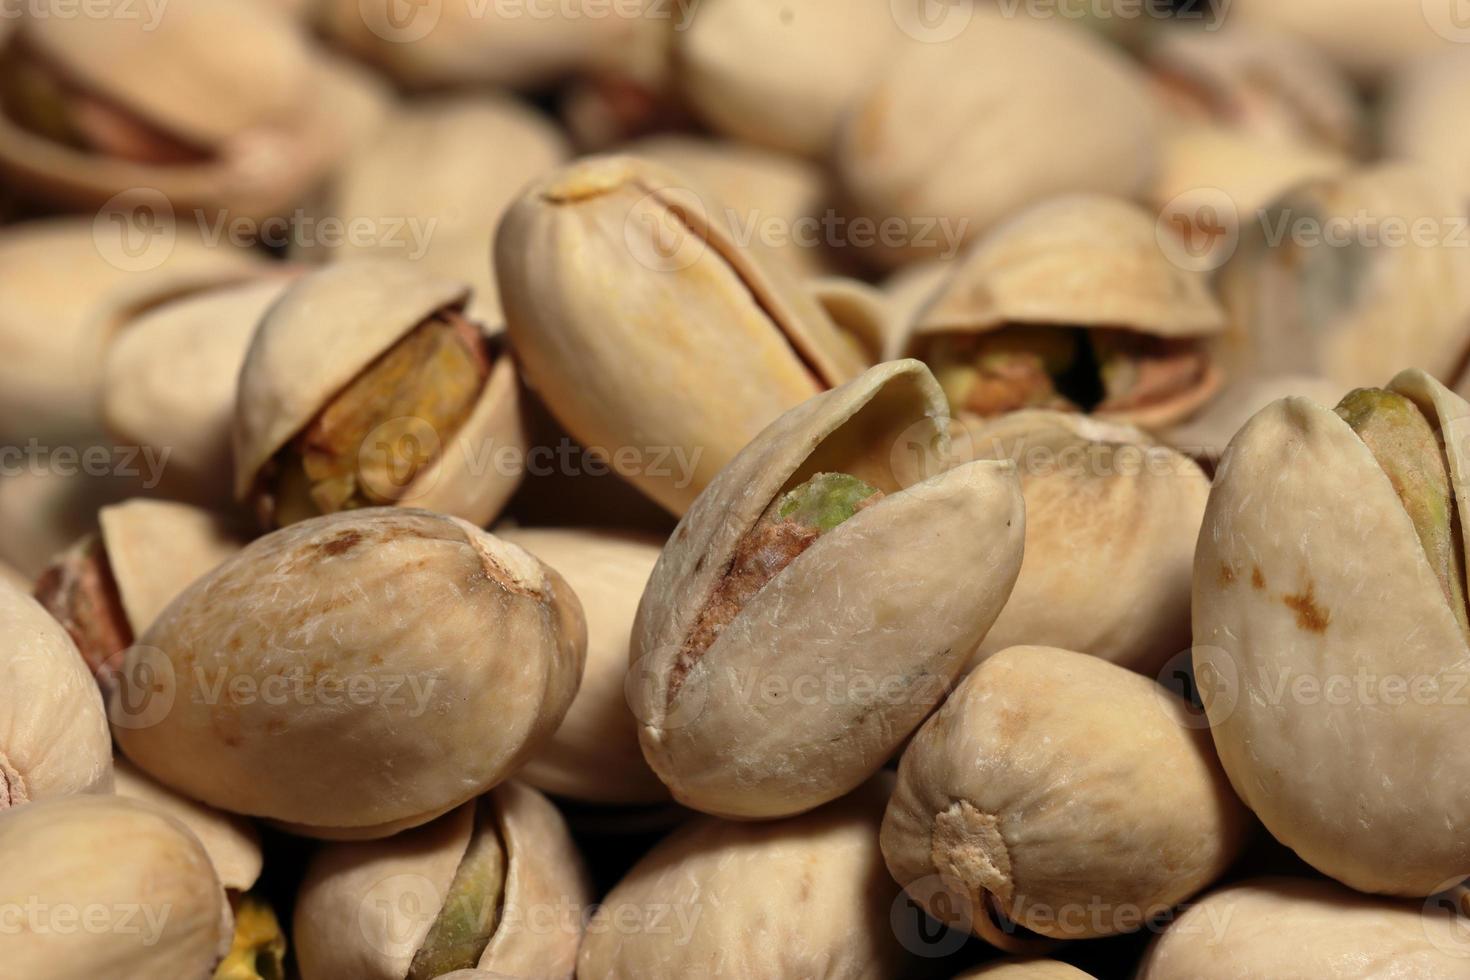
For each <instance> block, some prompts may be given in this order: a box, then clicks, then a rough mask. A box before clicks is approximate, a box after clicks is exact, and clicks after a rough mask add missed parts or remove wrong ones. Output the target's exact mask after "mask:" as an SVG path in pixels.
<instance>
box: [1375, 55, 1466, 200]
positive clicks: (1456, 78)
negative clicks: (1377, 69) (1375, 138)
mask: <svg viewBox="0 0 1470 980" xmlns="http://www.w3.org/2000/svg"><path fill="white" fill-rule="evenodd" d="M1467 95H1470V58H1467V57H1466V55H1465V52H1464V51H1463V50H1461V49H1458V48H1457V49H1456V50H1454V51H1451V52H1446V53H1445V54H1442V55H1438V56H1436V57H1434V58H1425V59H1422V60H1419V61H1415V62H1413V63H1411V64H1409V65H1406V66H1405V67H1404V68H1403V69H1402V70H1401V71H1399V72H1397V73H1396V74H1395V76H1394V77H1393V79H1392V81H1391V84H1390V85H1389V86H1388V88H1387V91H1386V92H1385V94H1384V97H1383V107H1382V110H1381V115H1382V124H1383V135H1382V145H1383V149H1384V151H1385V154H1386V155H1387V156H1389V157H1391V158H1393V159H1399V160H1412V161H1414V162H1416V163H1418V164H1420V165H1421V166H1423V167H1424V168H1426V169H1427V170H1429V171H1431V172H1432V173H1433V174H1434V178H1435V180H1436V182H1437V183H1438V184H1439V185H1440V186H1441V187H1448V188H1450V189H1452V190H1453V192H1454V193H1455V196H1456V197H1457V198H1458V199H1459V200H1461V201H1464V200H1466V199H1467V198H1470V176H1467V175H1470V132H1467V131H1466V128H1465V127H1464V126H1462V125H1460V124H1459V114H1460V113H1459V110H1460V107H1461V106H1463V105H1464V104H1465V100H1466V97H1467Z"/></svg>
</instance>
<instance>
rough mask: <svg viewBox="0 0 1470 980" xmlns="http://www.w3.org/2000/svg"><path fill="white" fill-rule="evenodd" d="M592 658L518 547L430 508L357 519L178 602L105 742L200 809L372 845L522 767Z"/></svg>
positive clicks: (569, 600) (159, 628)
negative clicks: (112, 741)
mask: <svg viewBox="0 0 1470 980" xmlns="http://www.w3.org/2000/svg"><path fill="white" fill-rule="evenodd" d="M585 648H586V626H585V623H584V621H583V619H582V612H581V608H580V606H579V605H578V603H577V601H576V597H575V596H574V595H573V594H572V593H571V590H570V589H569V588H568V587H567V586H566V584H565V583H564V582H563V581H562V580H561V579H560V577H559V576H557V575H556V573H555V572H553V571H552V570H550V569H549V568H547V567H545V566H544V565H542V564H541V563H540V562H538V561H536V560H535V559H534V558H532V557H531V556H530V555H527V554H526V553H525V552H524V551H522V550H521V549H520V548H517V547H515V546H514V545H511V544H507V543H505V542H502V541H500V540H498V539H496V538H494V537H493V536H491V535H489V534H487V533H485V532H483V531H481V530H479V529H478V528H475V527H473V526H472V525H470V524H468V523H466V522H464V521H462V520H459V519H457V518H452V517H446V516H442V515H437V514H431V513H429V512H426V511H418V510H410V509H406V508H377V509H368V510H360V511H353V512H350V513H347V514H337V515H332V516H330V517H322V518H316V519H313V520H309V521H304V522H302V523H300V524H297V525H293V526H292V527H289V528H286V529H284V530H281V531H277V532H275V533H274V534H270V535H267V536H266V537H264V538H262V539H260V540H258V541H256V542H255V543H254V544H252V545H251V546H249V547H248V548H246V549H245V550H244V551H242V552H241V553H240V554H239V555H237V556H235V558H233V559H231V560H230V561H228V562H226V563H225V564H224V565H222V566H221V567H220V568H218V569H216V570H215V571H214V572H213V573H211V574H210V575H209V576H207V577H205V578H204V579H202V580H200V581H199V582H197V583H195V584H194V585H193V586H191V587H190V588H189V589H188V590H187V591H186V592H185V593H184V594H183V595H181V596H180V597H179V598H178V599H177V600H175V601H174V603H173V604H172V605H171V606H170V607H169V608H168V610H167V611H166V612H165V613H164V615H163V616H161V617H160V618H159V619H158V620H157V621H156V622H155V623H154V624H153V626H152V627H151V628H150V629H149V630H148V631H147V633H145V634H144V635H143V637H142V638H141V640H140V643H139V644H138V645H137V646H135V647H133V648H132V649H130V650H129V651H128V654H127V658H126V660H125V663H124V666H123V671H122V677H121V681H122V683H121V684H120V689H119V691H118V692H117V693H116V694H115V695H114V696H113V697H112V699H111V703H110V708H111V713H112V721H113V731H114V734H115V736H116V738H117V740H118V743H119V745H120V746H121V748H122V750H123V751H124V752H125V753H127V755H128V757H129V758H130V759H131V760H132V761H133V762H135V763H136V764H137V765H138V766H139V767H140V768H141V769H143V770H144V771H146V772H148V773H149V774H150V775H151V776H153V777H154V778H156V779H158V780H159V781H161V782H163V783H164V784H165V785H168V786H171V787H173V788H175V789H178V790H180V791H181V792H184V793H186V794H188V795H189V796H191V797H193V798H195V799H198V800H200V801H202V802H205V803H208V804H210V805H212V806H217V807H220V808H221V809H225V810H230V811H232V812H235V813H244V814H250V815H254V816H261V817H268V818H271V819H274V820H276V821H279V822H282V823H284V824H287V825H290V826H291V827H292V828H293V829H295V830H298V831H299V832H301V833H307V834H310V835H312V836H320V837H328V838H332V837H344V836H345V837H358V838H360V837H370V836H381V835H382V834H384V833H388V832H393V831H395V830H399V829H403V828H404V827H406V826H413V825H416V824H419V823H423V822H425V821H427V820H429V819H431V818H432V817H434V816H437V815H438V814H440V813H443V812H445V811H447V810H449V809H450V808H452V807H454V806H457V805H459V804H460V803H462V802H464V801H465V800H468V799H470V798H472V797H474V796H477V795H479V794H480V793H482V792H484V791H485V790H486V789H489V788H490V787H491V786H494V785H495V784H496V783H498V782H500V781H501V780H503V779H505V778H506V777H507V776H508V775H509V774H510V773H511V772H513V771H514V770H515V769H516V768H517V767H519V765H520V764H521V763H522V762H524V761H525V759H526V758H527V757H528V756H529V755H530V754H531V753H532V752H534V751H535V749H536V747H537V746H538V745H539V744H540V743H541V741H542V740H543V739H544V738H546V737H547V736H549V735H550V734H551V733H552V732H553V731H554V730H555V729H556V726H557V725H558V724H559V723H560V722H561V719H562V717H563V715H564V714H565V713H566V711H567V708H568V706H569V705H570V704H571V701H572V697H573V695H574V694H575V692H576V689H577V684H578V681H579V679H580V677H581V674H582V665H583V660H584V653H585ZM144 680H146V681H148V682H149V683H150V687H148V688H147V689H140V688H139V686H138V685H139V683H140V682H141V681H144ZM354 691H355V692H357V693H353V692H354ZM240 692H243V693H240ZM349 695H351V696H350V697H349Z"/></svg>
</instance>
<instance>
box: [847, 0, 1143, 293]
mask: <svg viewBox="0 0 1470 980" xmlns="http://www.w3.org/2000/svg"><path fill="white" fill-rule="evenodd" d="M1156 115H1157V113H1156V111H1155V105H1154V99H1153V97H1152V96H1151V94H1150V93H1149V91H1148V89H1147V86H1146V84H1145V81H1144V78H1143V75H1142V73H1141V72H1140V71H1139V70H1138V69H1137V68H1135V67H1134V66H1133V65H1132V64H1131V63H1129V62H1128V61H1127V60H1126V59H1125V57H1124V56H1123V55H1122V53H1121V52H1119V51H1117V50H1115V49H1113V48H1112V47H1111V46H1110V45H1109V44H1107V42H1105V41H1101V40H1099V39H1097V38H1095V37H1093V36H1091V35H1089V34H1088V33H1087V32H1086V31H1085V30H1083V29H1081V28H1077V27H1073V26H1071V25H1068V24H1065V23H1062V22H1057V21H1037V20H1027V19H1025V18H1007V17H1005V16H1004V14H1003V12H1001V11H990V10H984V9H977V10H976V11H975V14H974V17H973V19H972V20H971V21H970V22H969V25H968V27H967V28H966V30H965V32H964V33H962V34H960V35H959V36H958V37H956V38H954V39H952V40H949V41H945V42H942V43H923V42H921V41H911V42H909V43H907V44H906V45H904V46H903V47H902V48H901V49H900V52H899V53H898V54H897V55H896V56H895V57H893V58H892V59H891V60H890V61H889V63H888V64H887V66H886V67H885V69H884V71H883V72H882V74H881V75H880V77H879V80H878V81H877V83H876V84H875V85H874V86H873V87H872V88H871V89H870V90H869V91H868V92H867V94H866V95H865V96H863V97H862V98H860V99H859V100H858V101H857V102H856V103H855V104H854V107H853V109H852V111H851V112H850V113H849V114H848V116H847V117H846V120H845V122H844V124H843V126H842V128H841V130H840V131H839V134H838V138H837V142H836V150H835V159H836V165H837V173H838V177H839V179H840V181H841V183H842V185H843V187H844V188H845V190H846V192H847V195H848V197H849V198H850V199H851V203H852V207H853V208H854V210H855V211H856V213H857V214H859V215H862V216H864V217H867V218H869V219H872V220H875V221H879V222H882V221H885V220H887V219H898V220H900V221H902V222H904V224H905V227H906V228H907V230H908V232H909V235H908V236H907V237H909V238H910V239H912V241H911V243H910V244H909V245H907V246H905V247H901V248H888V249H883V250H882V252H881V254H876V253H877V252H878V250H873V251H874V252H875V254H874V256H873V257H874V258H875V259H876V260H880V261H883V262H886V263H889V264H895V265H896V264H902V263H906V262H911V261H914V260H916V259H920V258H925V257H930V256H932V255H934V254H935V253H937V252H939V251H940V250H941V249H942V248H944V247H945V246H946V245H947V244H951V245H952V244H953V243H951V242H946V241H945V239H944V235H943V234H941V229H936V227H935V226H934V223H935V222H936V221H944V222H947V223H948V224H949V225H950V226H951V227H950V229H949V230H950V232H951V233H958V235H960V236H962V237H963V238H964V239H965V240H969V239H973V238H975V237H977V236H979V235H982V234H984V233H985V232H986V231H987V230H988V229H990V228H991V227H993V226H994V225H996V224H997V223H999V222H1000V221H1002V220H1004V219H1006V218H1008V217H1009V216H1011V215H1012V214H1014V213H1016V212H1018V211H1020V210H1022V209H1024V208H1026V207H1027V206H1029V205H1032V204H1035V203H1037V202H1039V201H1043V200H1045V199H1047V198H1049V197H1054V196H1056V195H1058V194H1065V193H1069V192H1087V191H1091V192H1097V193H1104V194H1113V195H1117V196H1119V197H1133V196H1136V195H1137V194H1138V192H1140V191H1142V190H1143V189H1144V188H1145V187H1146V186H1147V185H1148V182H1149V180H1150V178H1151V177H1152V174H1153V170H1154V167H1155V164H1156V158H1157V155H1158V136H1159V134H1158V132H1157V124H1156V118H1155V117H1156ZM1041 119H1044V120H1046V125H1044V126H1040V125H1037V120H1041ZM926 232H927V234H925V233H926ZM921 238H927V239H929V242H928V244H924V243H923V242H922V241H920V239H921Z"/></svg>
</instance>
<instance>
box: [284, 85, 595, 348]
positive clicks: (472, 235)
mask: <svg viewBox="0 0 1470 980" xmlns="http://www.w3.org/2000/svg"><path fill="white" fill-rule="evenodd" d="M569 152H570V151H569V148H568V147H567V143H566V139H565V137H563V136H562V135H561V133H560V132H558V131H557V129H556V127H555V126H554V125H552V123H551V122H550V121H548V120H547V119H546V118H545V117H543V116H541V115H540V114H538V113H537V112H535V111H533V110H532V109H531V108H530V107H529V106H528V105H526V104H524V103H522V102H520V101H519V100H516V99H513V98H511V97H509V96H504V95H490V94H478V95H458V96H443V97H438V98H432V99H425V100H423V101H419V102H411V103H408V104H407V105H405V106H404V107H403V108H402V109H400V110H399V111H398V112H396V113H394V114H393V115H392V116H390V117H389V118H388V120H387V121H386V122H385V123H384V125H383V126H382V128H381V129H380V130H379V131H378V135H377V136H376V138H375V139H374V140H373V141H372V142H371V143H370V144H368V145H367V146H365V147H364V148H363V149H362V150H361V151H359V152H358V153H355V154H353V156H352V157H351V158H350V159H349V160H347V161H346V162H345V163H344V164H343V165H342V166H341V167H340V168H339V169H338V170H337V171H336V172H335V174H334V175H333V176H332V178H331V180H330V182H329V183H328V184H327V185H326V187H325V188H324V189H323V190H322V192H321V200H320V204H319V207H318V208H316V209H315V210H316V211H317V212H318V213H316V214H313V215H312V216H311V217H312V219H313V220H316V221H322V220H336V221H338V222H340V223H341V224H342V225H343V226H344V227H351V226H354V225H358V224H366V225H367V226H368V227H370V228H372V229H373V231H374V233H373V234H371V235H369V236H366V237H365V240H363V241H357V240H355V239H351V238H344V239H343V240H342V241H341V242H340V244H339V243H336V242H335V241H330V240H329V241H320V242H311V244H310V246H308V247H303V248H300V249H297V250H296V254H297V255H298V256H299V257H301V258H304V259H306V258H310V259H317V260H320V261H327V260H329V259H330V260H335V261H340V260H342V259H345V258H354V257H360V256H365V255H366V256H372V255H378V256H384V257H388V258H401V259H408V260H410V261H412V262H413V263H414V264H415V265H417V266H418V268H419V269H420V270H421V272H422V273H423V274H425V275H433V276H440V277H444V278H449V279H455V280H458V281H462V282H467V283H470V284H472V285H473V286H474V296H473V297H472V298H471V300H470V304H469V307H468V311H467V315H468V316H469V318H470V319H472V320H475V321H476V322H479V323H483V324H485V325H486V326H487V327H491V328H495V329H498V328H499V327H500V326H501V324H502V323H503V317H502V316H501V313H500V301H499V291H498V289H497V287H496V284H495V277H494V275H493V274H492V270H490V268H489V266H488V264H487V263H486V255H485V253H486V244H485V243H486V242H488V241H490V240H491V239H492V238H493V237H494V235H495V228H496V226H497V225H499V223H500V218H501V215H503V214H504V213H505V210H506V208H508V207H509V206H510V204H511V202H512V201H514V200H515V199H516V197H517V196H518V195H519V194H520V192H521V190H522V189H523V188H524V187H525V186H526V185H527V184H529V183H530V182H531V181H532V180H533V179H535V178H536V177H539V176H540V175H541V174H543V173H545V172H546V171H548V170H550V169H552V168H553V167H555V166H557V165H558V164H559V163H560V162H561V161H562V160H564V159H566V157H567V155H568V153H569Z"/></svg>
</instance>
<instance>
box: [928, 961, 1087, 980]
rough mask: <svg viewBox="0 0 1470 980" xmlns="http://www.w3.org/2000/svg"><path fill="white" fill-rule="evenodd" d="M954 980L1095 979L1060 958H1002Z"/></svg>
mask: <svg viewBox="0 0 1470 980" xmlns="http://www.w3.org/2000/svg"><path fill="white" fill-rule="evenodd" d="M954 980H1093V977H1092V974H1090V973H1083V972H1082V971H1081V970H1079V969H1077V968H1076V967H1075V966H1068V965H1067V964H1066V963H1063V962H1061V961H1059V960H1042V959H1024V960H1000V961H998V962H995V963H989V964H986V965H985V966H981V967H976V968H975V969H973V970H967V971H966V972H964V973H961V974H960V975H959V976H957V977H955V978H954Z"/></svg>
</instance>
